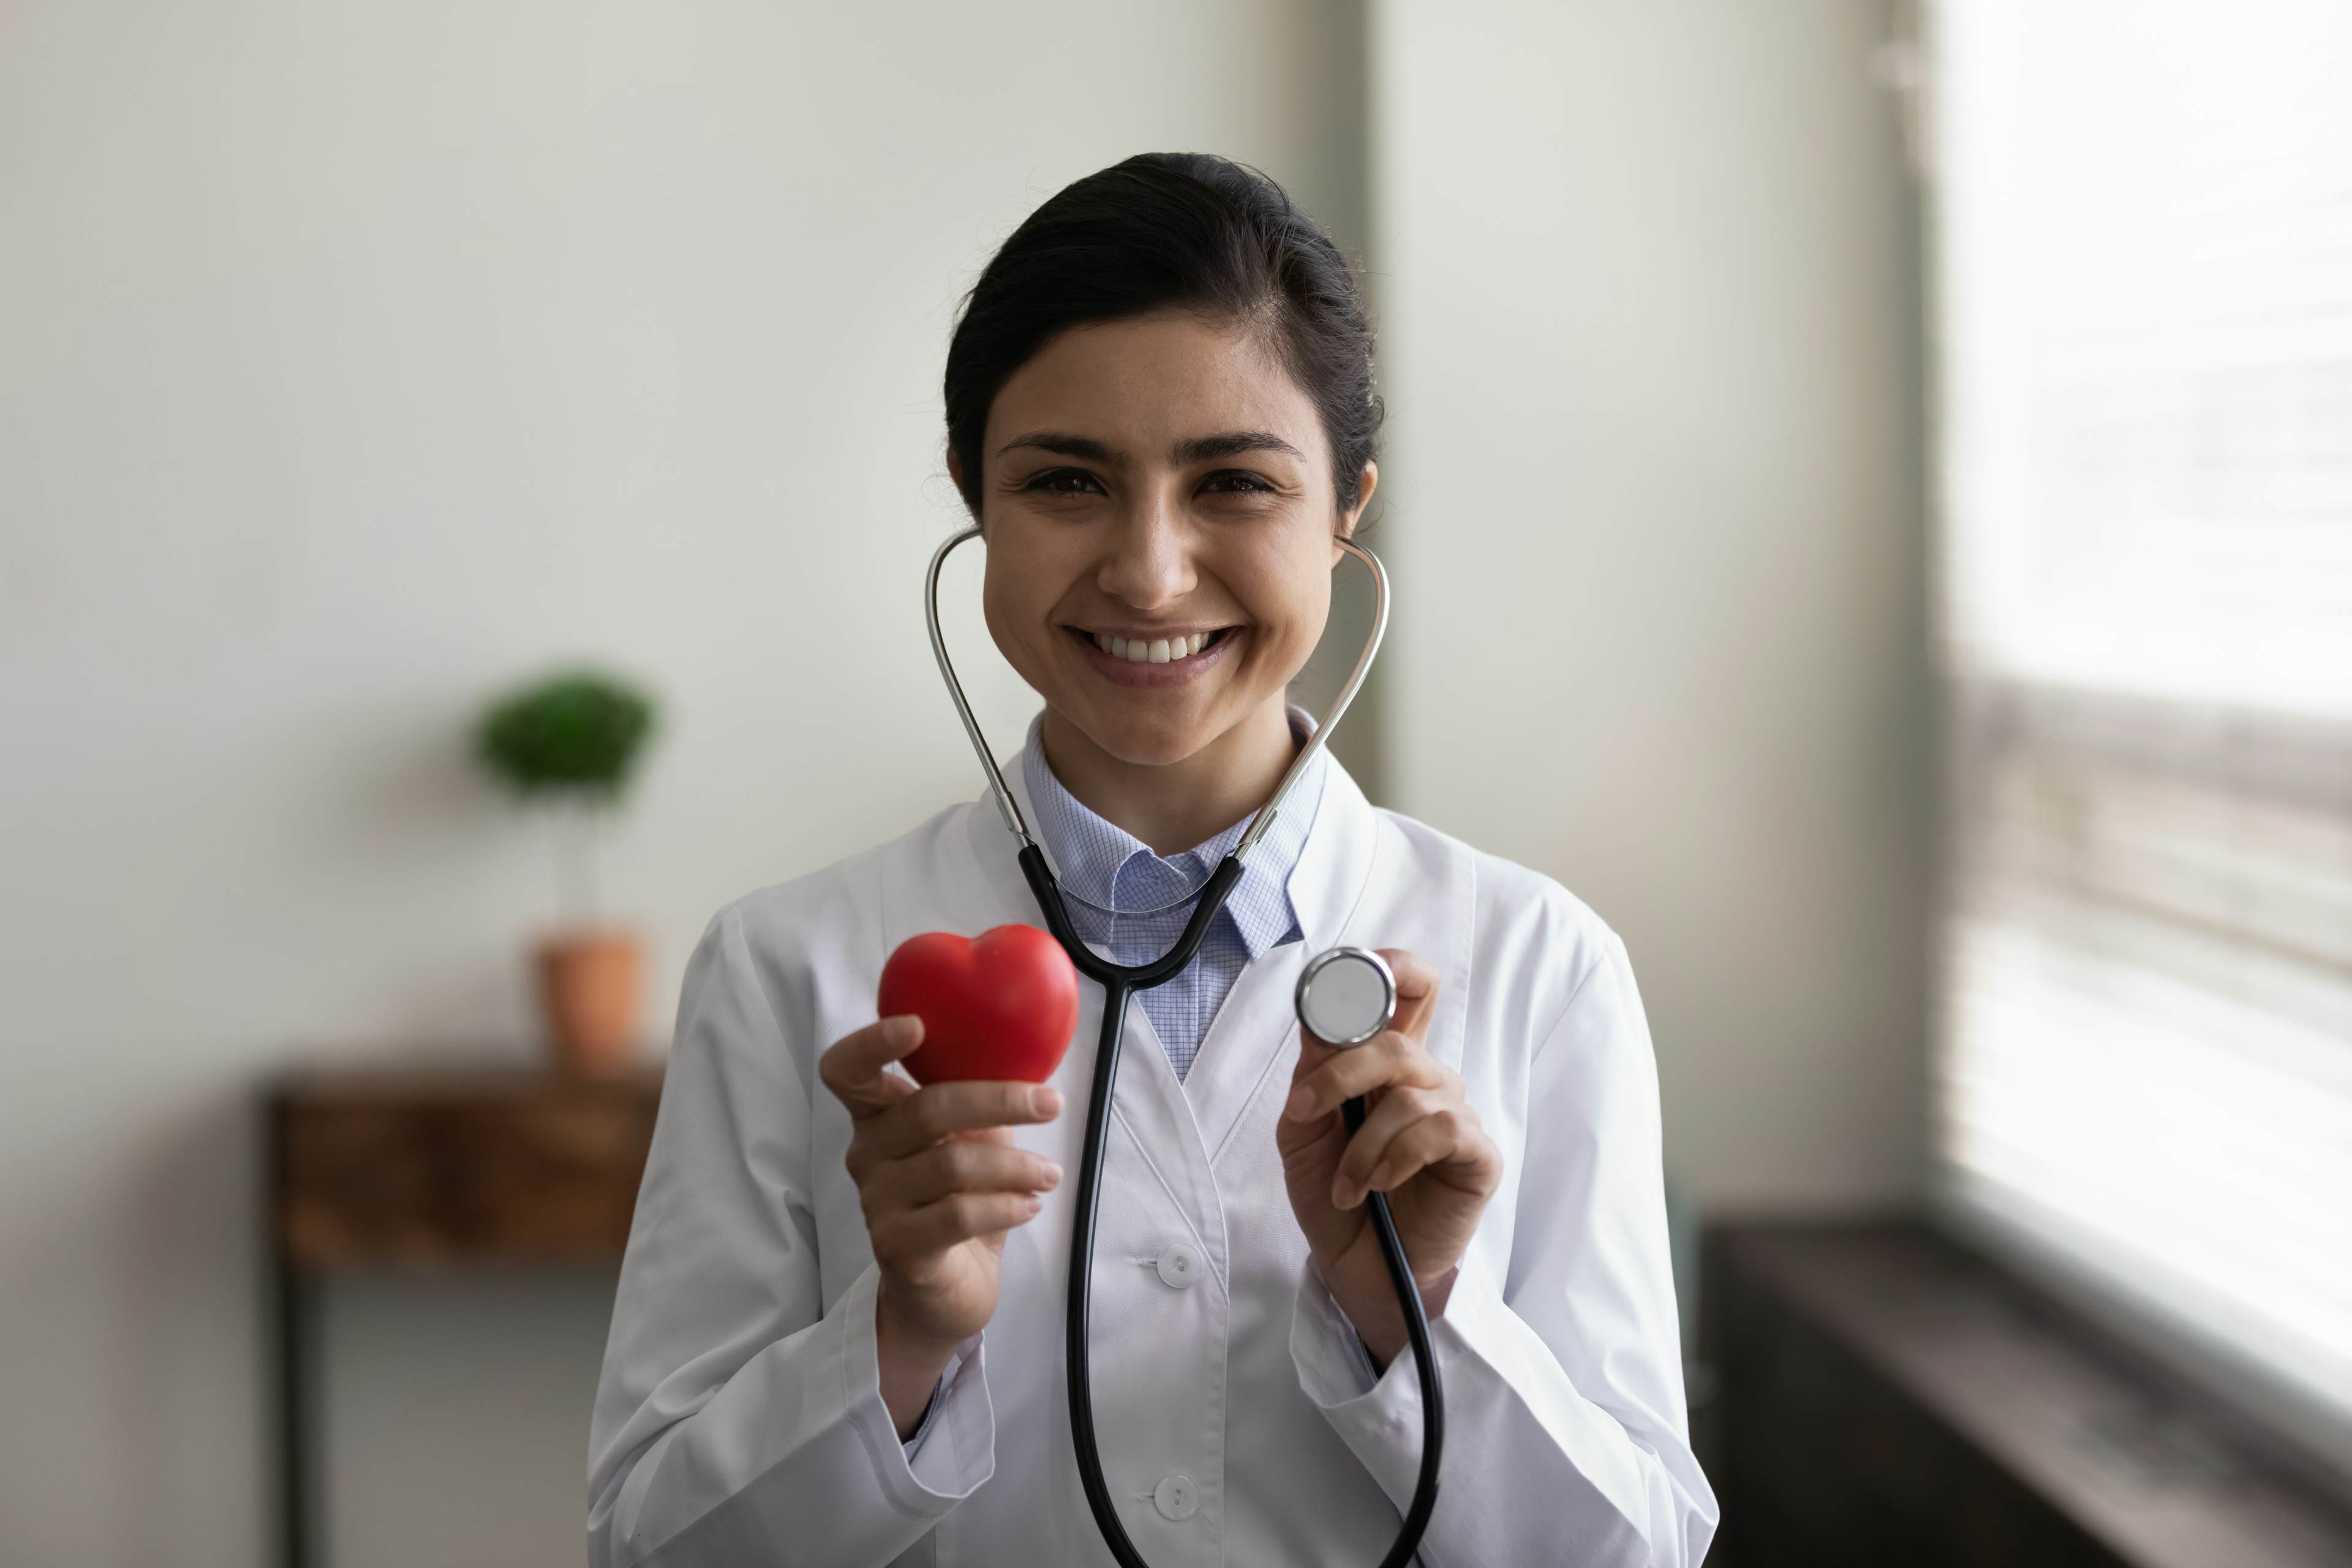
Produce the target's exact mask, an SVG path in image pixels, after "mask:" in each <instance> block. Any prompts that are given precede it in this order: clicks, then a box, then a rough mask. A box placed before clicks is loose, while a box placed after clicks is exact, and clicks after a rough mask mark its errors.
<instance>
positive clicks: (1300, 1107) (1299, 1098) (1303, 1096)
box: [1282, 1083, 1315, 1121]
mask: <svg viewBox="0 0 2352 1568" xmlns="http://www.w3.org/2000/svg"><path fill="white" fill-rule="evenodd" d="M1314 1103H1315V1091H1314V1090H1313V1089H1309V1088H1307V1086H1306V1085H1305V1084H1303V1083H1302V1084H1300V1085H1299V1086H1298V1087H1297V1089H1292V1090H1291V1091H1290V1098H1289V1099H1288V1100H1286V1101H1284V1102H1283V1107H1282V1113H1283V1114H1284V1115H1285V1116H1287V1117H1288V1118H1290V1120H1292V1121H1304V1120H1305V1119H1306V1116H1307V1107H1308V1106H1310V1105H1313V1104H1314Z"/></svg>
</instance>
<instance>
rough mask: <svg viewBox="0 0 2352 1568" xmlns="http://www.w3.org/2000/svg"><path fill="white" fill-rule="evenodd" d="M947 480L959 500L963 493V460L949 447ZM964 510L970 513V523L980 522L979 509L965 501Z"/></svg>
mask: <svg viewBox="0 0 2352 1568" xmlns="http://www.w3.org/2000/svg"><path fill="white" fill-rule="evenodd" d="M948 479H949V482H950V483H951V484H953V485H954V486H955V488H956V495H957V497H958V498H959V499H961V497H962V495H963V493H964V490H963V458H961V456H960V455H958V453H957V451H956V449H955V448H954V447H949V448H948ZM964 510H967V511H970V512H971V520H972V521H974V522H978V521H980V510H979V509H978V508H976V507H974V506H972V504H971V502H970V501H965V502H964Z"/></svg>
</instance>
